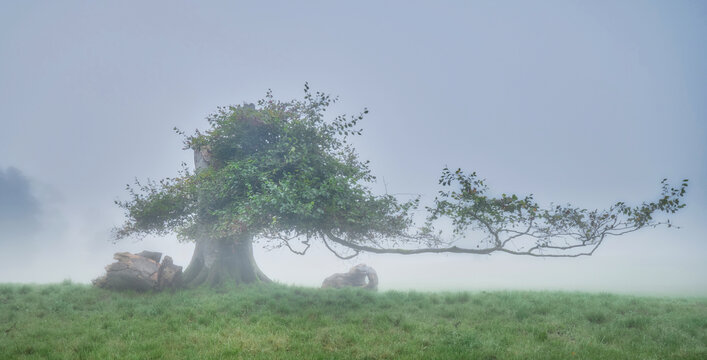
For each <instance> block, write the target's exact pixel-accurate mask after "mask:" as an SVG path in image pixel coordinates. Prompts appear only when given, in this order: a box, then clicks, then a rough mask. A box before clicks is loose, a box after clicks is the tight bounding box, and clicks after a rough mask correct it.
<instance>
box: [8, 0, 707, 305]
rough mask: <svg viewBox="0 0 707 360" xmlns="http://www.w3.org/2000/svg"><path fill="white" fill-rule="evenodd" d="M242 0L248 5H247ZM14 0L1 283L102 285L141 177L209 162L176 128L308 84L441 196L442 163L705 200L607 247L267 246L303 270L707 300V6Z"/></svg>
mask: <svg viewBox="0 0 707 360" xmlns="http://www.w3.org/2000/svg"><path fill="white" fill-rule="evenodd" d="M239 3H240V2H239ZM303 3H304V4H294V2H286V1H282V2H270V1H262V2H252V3H248V4H245V3H240V4H235V2H225V1H224V2H181V1H168V2H167V1H165V2H158V1H151V2H142V1H120V2H112V3H107V2H99V1H61V2H58V1H16V2H10V1H2V2H0V282H14V281H18V282H57V281H61V280H63V279H66V278H70V279H72V280H74V281H79V282H88V281H90V279H92V278H95V277H98V276H99V275H101V274H102V273H103V267H104V266H105V265H107V264H108V263H110V262H111V261H112V259H111V258H112V254H113V253H114V252H116V251H140V250H142V249H149V250H157V251H162V252H163V253H166V254H169V255H172V256H173V257H174V258H175V262H176V263H177V264H180V265H186V264H187V263H188V261H189V259H190V255H191V251H192V250H193V245H191V244H179V243H177V241H176V240H175V238H174V237H167V238H149V239H146V240H145V241H143V242H135V241H130V240H128V241H123V242H120V243H118V244H112V243H111V242H110V230H111V228H112V227H114V226H116V225H119V224H120V223H121V222H122V221H123V215H122V212H121V211H120V209H118V208H117V207H116V206H115V205H114V203H113V202H114V201H115V200H117V199H125V198H126V195H127V194H126V192H125V184H127V183H131V182H132V181H133V179H135V178H136V177H137V178H139V179H146V178H152V179H159V178H163V177H167V176H173V175H175V174H176V172H177V170H178V169H179V164H180V163H181V162H182V161H184V162H188V163H190V164H191V163H192V161H193V157H192V154H191V153H190V152H189V151H184V150H182V142H181V141H182V139H181V138H180V137H179V136H178V135H176V134H175V133H174V132H173V131H172V128H173V127H175V126H176V127H179V128H180V129H183V130H186V131H192V130H193V129H196V128H201V129H204V128H205V127H206V121H205V117H206V116H207V115H208V114H209V113H211V112H213V111H215V110H216V107H217V106H222V105H229V104H240V103H243V102H255V101H257V100H258V99H259V98H261V97H262V96H263V95H264V94H265V92H266V91H267V90H268V89H272V90H273V92H274V94H275V96H276V97H278V98H280V99H283V100H288V99H291V98H295V97H301V95H302V89H303V85H304V83H305V82H309V84H310V86H311V87H312V88H313V89H314V90H319V91H325V92H330V93H333V94H336V95H339V96H340V98H341V101H340V102H339V103H338V104H337V105H336V106H335V107H334V109H333V111H334V112H333V113H332V114H331V115H335V113H347V114H354V113H358V112H359V111H360V110H362V109H363V108H364V107H367V108H368V109H369V110H370V114H369V116H368V117H367V118H366V119H365V121H364V122H363V127H364V135H363V136H362V137H360V138H357V139H356V140H355V144H356V146H357V148H358V151H359V153H360V156H361V157H362V158H363V159H368V160H371V167H372V170H373V173H374V174H375V175H377V176H378V182H377V183H376V184H374V190H375V191H376V192H378V193H383V192H385V191H387V192H388V193H392V194H401V195H400V196H402V197H405V196H408V195H406V194H420V195H422V201H423V203H424V202H425V201H427V202H429V201H431V199H432V198H433V197H434V195H435V194H436V191H437V190H438V187H437V178H438V176H439V175H440V172H441V169H442V168H443V167H444V166H445V165H448V166H449V167H451V168H457V167H461V168H463V169H466V170H468V171H476V172H477V173H479V175H480V176H481V177H484V178H486V179H487V180H488V183H489V184H490V186H491V188H492V191H494V192H496V193H501V192H505V193H512V192H515V193H518V194H529V193H532V194H534V195H535V198H536V200H538V201H539V202H541V203H543V204H549V203H550V202H555V203H566V202H572V203H573V204H576V205H579V206H583V207H589V208H595V207H606V206H609V205H611V204H613V203H614V202H616V201H619V200H622V201H626V202H628V203H640V202H641V201H645V200H653V199H654V198H655V197H657V195H658V193H659V190H660V187H659V182H660V180H661V179H663V178H669V179H671V180H673V181H674V182H676V183H677V182H678V181H680V180H681V179H683V178H689V179H690V187H689V190H688V191H689V193H688V196H687V198H686V201H687V203H688V207H687V208H686V209H684V211H683V212H681V213H679V214H678V215H677V216H675V217H674V218H673V221H674V222H675V223H676V224H677V225H679V226H681V227H682V228H681V229H666V228H658V229H652V230H643V231H640V232H637V233H633V234H630V235H627V236H623V237H619V238H613V239H609V240H610V241H607V242H606V243H605V245H603V246H602V247H601V248H600V249H599V250H598V252H597V253H596V254H595V255H594V256H592V257H589V258H580V259H538V258H520V257H513V256H508V255H502V254H499V255H491V256H474V255H424V256H414V257H404V256H381V255H363V256H360V257H358V258H356V259H353V260H349V261H341V260H339V259H337V258H335V257H334V256H333V255H331V254H329V253H327V252H326V251H325V250H323V249H322V248H316V249H314V251H313V253H312V254H308V255H307V256H306V257H300V256H297V255H294V254H290V253H287V252H286V251H280V250H276V251H271V252H267V251H264V250H263V249H261V248H258V249H256V259H257V260H258V262H259V264H260V267H261V268H262V269H263V271H264V272H265V273H266V274H268V275H269V276H270V277H271V278H273V279H275V280H277V281H279V282H282V283H287V284H300V285H307V286H318V285H319V284H321V281H322V279H324V278H325V277H326V276H328V275H329V274H331V273H333V272H341V271H346V270H347V269H348V268H350V267H351V266H353V265H355V264H357V263H359V262H365V263H367V264H369V265H371V266H373V267H374V268H375V269H376V270H377V271H378V273H379V276H380V281H381V283H380V287H381V289H412V288H414V289H418V290H427V289H435V290H438V289H446V290H454V289H497V288H514V289H530V288H532V289H571V290H587V291H612V292H639V293H651V294H700V295H705V294H707V261H705V258H706V255H707V241H706V240H707V215H706V214H707V205H706V201H707V192H706V191H705V186H707V165H706V164H707V156H706V155H707V101H706V99H707V65H706V64H707V42H706V41H705V40H704V39H705V36H707V5H705V3H704V2H700V1H651V2H648V1H621V2H610V1H591V2H589V1H585V2H576V1H537V2H525V1H507V2H498V1H457V2H445V1H440V2H426V3H422V2H411V1H401V2H376V1H373V2H366V1H355V2H347V3H346V4H334V3H333V2H314V1H311V2H303Z"/></svg>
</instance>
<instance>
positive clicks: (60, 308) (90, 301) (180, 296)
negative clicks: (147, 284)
mask: <svg viewBox="0 0 707 360" xmlns="http://www.w3.org/2000/svg"><path fill="white" fill-rule="evenodd" d="M232 358H243V359H398V358H403V359H707V299H704V298H701V299H682V298H648V297H631V296H618V295H610V294H584V293H562V292H480V293H416V292H383V293H371V292H365V291H362V290H358V291H354V290H338V291H337V290H319V289H308V288H296V287H287V286H280V285H272V286H245V287H239V288H224V289H218V290H208V289H197V290H186V291H177V292H175V293H168V292H167V293H159V294H152V293H144V294H139V293H131V292H123V293H121V292H109V291H105V290H101V289H95V288H91V287H89V286H86V285H75V284H71V283H68V282H66V283H63V284H56V285H0V359H232Z"/></svg>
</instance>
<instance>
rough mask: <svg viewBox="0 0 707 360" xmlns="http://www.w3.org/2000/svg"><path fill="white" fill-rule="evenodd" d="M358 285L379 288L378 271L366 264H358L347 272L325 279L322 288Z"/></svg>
mask: <svg viewBox="0 0 707 360" xmlns="http://www.w3.org/2000/svg"><path fill="white" fill-rule="evenodd" d="M344 287H358V288H363V289H370V290H377V289H378V273H376V271H375V270H374V269H373V268H372V267H370V266H367V265H366V264H358V265H356V266H354V267H352V268H351V270H349V272H347V273H337V274H334V275H331V276H329V277H328V278H326V279H324V282H323V283H322V288H336V289H340V288H344Z"/></svg>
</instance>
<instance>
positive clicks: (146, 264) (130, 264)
mask: <svg viewBox="0 0 707 360" xmlns="http://www.w3.org/2000/svg"><path fill="white" fill-rule="evenodd" d="M161 257H162V254H161V253H159V252H154V251H143V252H140V253H138V254H131V253H128V252H119V253H115V254H114V255H113V258H114V259H115V260H117V262H114V263H112V264H110V265H108V266H106V275H104V276H102V277H100V278H98V279H95V280H93V285H94V286H97V287H101V288H105V289H114V290H136V291H147V290H152V289H154V290H163V289H165V288H175V287H177V286H179V282H180V280H181V275H182V267H181V266H176V265H174V263H173V262H172V258H171V257H169V256H165V257H164V260H163V261H162V263H161V264H160V263H159V261H160V258H161Z"/></svg>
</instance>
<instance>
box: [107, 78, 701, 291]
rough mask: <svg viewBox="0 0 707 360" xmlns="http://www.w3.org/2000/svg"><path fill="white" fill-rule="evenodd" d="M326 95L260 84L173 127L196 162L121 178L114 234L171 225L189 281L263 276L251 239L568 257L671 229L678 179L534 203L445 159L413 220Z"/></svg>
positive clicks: (352, 120)
mask: <svg viewBox="0 0 707 360" xmlns="http://www.w3.org/2000/svg"><path fill="white" fill-rule="evenodd" d="M334 101H336V99H335V98H332V97H331V96H330V95H327V94H324V93H320V92H316V93H312V92H311V91H310V90H309V87H308V86H307V85H306V84H305V95H304V98H303V99H302V100H292V101H288V102H282V101H279V100H275V99H274V97H273V95H272V93H271V92H268V93H267V95H266V97H265V99H263V100H260V101H259V102H258V103H257V106H256V105H253V104H249V105H238V106H229V107H222V108H219V109H218V110H217V112H216V113H214V114H212V115H210V116H209V117H208V118H207V120H208V123H209V125H210V127H209V129H208V130H206V131H204V132H200V131H198V130H197V131H196V132H195V133H194V134H193V135H186V134H185V133H184V132H182V131H180V130H178V129H176V128H175V131H177V133H179V134H181V135H182V136H184V144H185V149H191V150H193V151H194V162H195V168H196V170H195V171H194V172H190V170H189V169H188V167H187V165H186V164H182V167H183V168H182V170H181V171H180V172H179V175H178V176H177V177H174V178H167V179H163V180H161V181H159V182H155V181H149V180H148V181H147V183H144V184H142V183H140V182H139V181H136V184H135V186H128V187H127V190H128V192H129V195H130V199H129V200H127V201H118V202H116V203H117V204H118V205H119V206H120V207H122V208H123V209H124V210H125V212H126V218H127V219H126V221H125V223H124V224H123V225H122V226H121V227H118V228H116V229H115V236H116V238H117V239H121V238H125V237H129V236H143V235H146V234H157V235H163V234H166V233H170V232H176V234H177V235H178V237H179V238H180V239H181V240H185V241H195V242H196V247H195V250H194V255H193V257H192V260H191V262H190V264H189V266H188V267H187V269H186V271H185V273H184V277H183V280H184V283H185V284H186V285H187V286H197V285H200V284H203V283H208V284H211V285H214V284H218V283H220V282H223V281H233V282H237V283H251V282H269V281H270V280H269V279H268V278H267V276H265V275H264V274H263V273H262V271H260V269H259V268H258V266H257V264H256V263H255V260H254V258H253V249H252V243H253V241H254V240H255V239H258V240H262V241H266V242H267V244H268V246H270V247H273V248H276V247H287V248H288V249H289V250H290V251H292V252H294V253H296V254H300V255H304V254H305V253H306V252H307V250H308V249H309V247H310V244H311V241H322V242H323V244H324V245H325V247H326V248H327V249H329V250H330V251H331V252H332V253H334V254H335V255H336V256H338V257H340V258H342V259H347V258H351V257H354V256H356V255H358V254H359V253H360V252H372V253H379V254H382V253H395V254H419V253H446V252H451V253H471V254H490V253H493V252H506V253H511V254H516V255H529V256H569V257H573V256H582V255H591V254H592V253H593V252H594V251H595V250H596V248H597V247H598V246H599V245H601V243H602V242H603V241H604V239H605V238H606V237H608V236H617V235H622V234H626V233H628V232H632V231H636V230H639V229H641V228H645V227H650V226H658V225H662V224H667V225H668V226H671V225H670V223H669V222H667V221H659V220H656V219H654V217H655V215H657V213H659V212H667V213H674V212H675V211H677V210H678V209H680V208H682V207H684V206H685V205H684V204H683V203H682V202H681V198H682V197H683V196H684V195H685V190H686V187H687V180H684V181H683V182H682V183H681V185H679V186H678V187H670V186H669V185H668V184H667V182H666V181H665V180H664V181H663V192H662V195H661V197H660V198H659V199H658V200H656V201H653V202H646V203H643V204H642V205H639V206H635V207H630V206H628V205H625V204H624V203H622V202H618V203H616V204H615V205H613V206H611V207H610V208H609V209H607V210H592V211H590V210H586V209H580V208H577V207H573V206H571V205H566V206H551V207H549V208H546V209H543V208H541V206H540V205H538V203H536V202H535V201H534V199H533V197H532V196H526V197H523V198H520V197H518V196H516V195H505V194H502V195H501V196H491V195H490V194H489V189H488V187H487V186H486V184H485V182H484V180H482V179H479V178H478V177H477V175H476V174H475V173H472V174H469V175H467V174H465V173H464V172H463V171H462V170H456V171H451V170H449V169H448V168H445V169H444V170H443V173H442V175H441V177H440V180H439V183H440V184H441V185H442V186H443V190H442V191H440V192H439V195H438V196H437V197H436V198H435V199H434V204H433V205H432V206H430V207H427V208H426V210H427V211H428V215H427V217H426V221H425V222H424V224H423V225H422V226H416V225H415V224H416V222H415V221H414V220H415V219H414V217H413V210H415V209H417V208H418V206H419V198H417V199H413V200H410V201H399V200H398V199H396V198H395V197H393V196H391V195H387V194H386V195H375V194H373V192H372V191H371V189H370V187H369V185H370V184H371V182H372V181H374V179H375V178H374V176H373V175H372V174H371V172H370V170H369V167H368V162H362V161H361V160H359V159H358V156H357V154H356V152H355V150H354V148H353V147H352V146H351V144H350V143H349V142H348V139H349V137H351V136H355V135H360V134H361V129H360V127H359V124H358V123H359V121H361V120H362V119H363V117H364V115H365V114H366V113H367V112H368V111H367V110H364V111H363V112H362V113H361V114H359V115H357V116H351V117H347V116H344V115H342V116H337V117H335V118H334V119H333V120H331V121H326V120H325V118H324V113H325V111H326V109H327V108H328V107H329V106H330V105H331V104H332V103H333V102H334ZM445 219H446V220H445ZM440 221H451V224H452V226H453V237H452V239H451V240H444V239H443V234H442V232H440V231H437V230H436V229H435V227H437V226H439V225H438V224H439V222H440ZM470 232H471V233H472V234H481V236H480V237H478V240H477V241H474V244H473V245H472V246H468V247H461V246H457V245H454V244H455V241H457V240H458V239H459V238H461V237H462V236H464V235H465V234H468V233H470ZM296 243H300V244H299V246H297V245H296ZM297 248H299V250H298V249H297Z"/></svg>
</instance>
